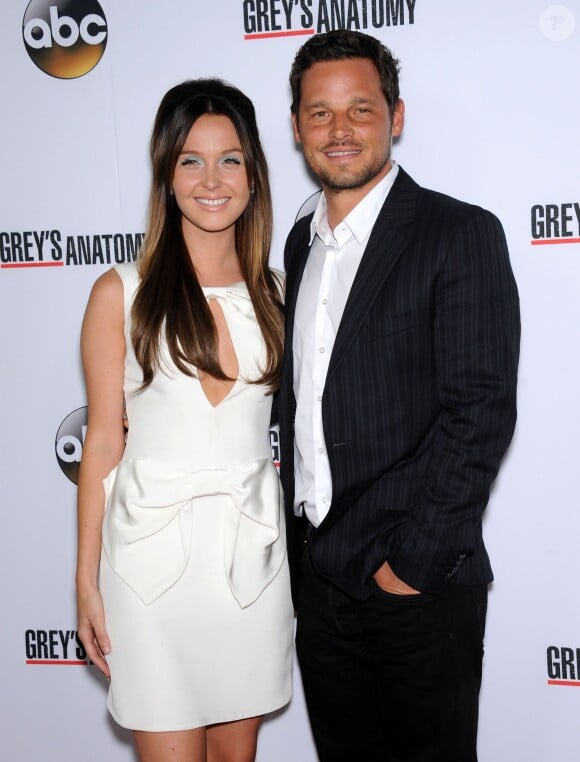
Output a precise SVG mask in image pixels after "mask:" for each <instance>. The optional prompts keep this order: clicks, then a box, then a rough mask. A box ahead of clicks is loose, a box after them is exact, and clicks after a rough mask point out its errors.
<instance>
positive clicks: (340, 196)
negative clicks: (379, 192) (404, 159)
mask: <svg viewBox="0 0 580 762" xmlns="http://www.w3.org/2000/svg"><path fill="white" fill-rule="evenodd" d="M392 166H393V164H392V162H391V161H389V162H388V164H387V166H386V171H382V172H380V173H379V174H378V175H377V176H376V177H373V179H372V180H370V181H369V182H368V183H366V185H363V186H362V187H361V188H345V189H344V190H333V189H332V188H327V187H324V186H323V190H324V196H325V198H326V216H327V219H328V225H329V227H330V229H331V230H334V229H335V227H336V226H337V225H340V223H341V222H342V221H343V220H344V218H345V217H347V216H348V215H349V214H350V213H351V212H352V210H353V209H354V208H355V206H356V205H357V204H360V202H361V201H362V200H363V198H364V197H365V196H367V195H368V194H369V193H370V192H371V191H372V189H373V188H375V187H376V186H377V185H378V184H379V183H380V182H381V180H382V179H383V178H384V177H386V176H387V175H388V173H389V172H390V171H391V168H392Z"/></svg>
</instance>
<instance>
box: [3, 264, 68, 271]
mask: <svg viewBox="0 0 580 762" xmlns="http://www.w3.org/2000/svg"><path fill="white" fill-rule="evenodd" d="M63 266H64V262H11V263H10V264H2V265H0V267H1V268H3V269H5V270H14V269H15V268H17V267H63Z"/></svg>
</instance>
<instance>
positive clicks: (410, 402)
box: [279, 168, 520, 599]
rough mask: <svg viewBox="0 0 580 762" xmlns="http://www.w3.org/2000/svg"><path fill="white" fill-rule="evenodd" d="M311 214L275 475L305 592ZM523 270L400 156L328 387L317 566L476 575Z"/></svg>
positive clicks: (336, 576)
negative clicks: (302, 460) (301, 422)
mask: <svg viewBox="0 0 580 762" xmlns="http://www.w3.org/2000/svg"><path fill="white" fill-rule="evenodd" d="M311 219H312V216H309V217H306V218H304V219H302V220H300V221H299V222H298V223H297V224H296V225H295V227H294V228H293V229H292V231H291V233H290V235H289V237H288V240H287V243H286V249H285V265H286V274H287V280H286V311H287V316H286V348H285V362H284V369H283V378H282V385H281V389H280V395H279V416H280V445H281V476H282V483H283V487H284V492H285V501H286V513H287V533H288V549H289V560H290V569H291V573H292V580H293V588H294V592H296V587H297V584H298V582H299V580H298V569H299V563H298V561H299V556H300V554H301V546H302V531H301V530H302V528H301V523H302V522H301V521H300V520H298V519H297V518H295V516H294V511H293V502H294V416H295V412H296V401H295V398H294V391H293V381H292V379H293V357H292V336H293V326H294V311H295V306H296V297H297V294H298V289H299V286H300V281H301V278H302V273H303V270H304V265H305V263H306V259H307V257H308V254H309V245H308V239H309V229H310V221H311ZM519 336H520V324H519V307H518V295H517V289H516V284H515V281H514V278H513V274H512V270H511V267H510V263H509V256H508V251H507V246H506V242H505V237H504V234H503V230H502V227H501V225H500V223H499V221H498V220H497V219H496V218H495V217H494V216H493V215H492V214H491V213H489V212H487V211H485V210H484V209H481V208H479V207H476V206H471V205H469V204H465V203H463V202H460V201H457V200H455V199H452V198H449V197H448V196H444V195H442V194H440V193H435V192H433V191H429V190H426V189H424V188H420V187H419V186H418V185H417V184H416V183H415V182H414V181H413V180H412V179H411V178H410V177H409V175H407V174H406V173H405V172H404V171H403V170H402V169H401V168H400V169H399V174H398V177H397V179H396V181H395V183H394V185H393V188H392V189H391V191H390V193H389V196H388V198H387V200H386V202H385V204H384V206H383V208H382V210H381V212H380V214H379V217H378V219H377V222H376V223H375V226H374V228H373V230H372V232H371V235H370V238H369V242H368V245H367V247H366V250H365V253H364V256H363V258H362V261H361V264H360V267H359V269H358V272H357V274H356V277H355V280H354V283H353V286H352V289H351V292H350V295H349V297H348V301H347V304H346V307H345V311H344V315H343V318H342V321H341V323H340V326H339V329H338V333H337V336H336V341H335V345H334V349H333V352H332V356H331V359H330V365H329V368H328V375H327V379H326V385H325V388H324V394H323V399H322V418H323V427H324V436H325V441H326V447H327V451H328V457H329V460H330V470H331V475H332V504H331V508H330V511H329V513H328V515H327V516H326V518H325V519H324V521H323V522H322V524H321V525H320V527H319V528H318V530H317V531H316V533H315V535H314V537H313V539H312V542H311V554H312V560H313V563H314V566H315V568H316V569H317V571H318V572H319V573H320V574H321V575H323V576H324V577H326V578H328V579H329V580H331V581H333V582H334V583H335V584H336V585H337V586H339V587H341V588H342V589H344V590H345V591H346V592H347V593H349V594H350V595H351V596H353V597H355V598H359V599H364V598H366V597H368V596H369V594H370V589H369V586H368V584H367V583H368V580H369V578H370V576H371V575H372V574H373V572H374V571H376V569H377V568H378V567H379V566H380V565H381V564H382V563H383V562H384V561H385V560H388V561H389V564H390V565H391V567H392V569H393V570H394V572H395V573H396V574H397V575H398V576H399V577H400V578H401V579H403V580H404V581H405V582H407V583H408V584H409V585H411V586H412V587H414V588H417V589H418V590H422V591H437V590H438V589H440V587H441V586H442V585H444V584H445V583H446V582H455V583H460V584H482V583H487V582H489V581H491V579H492V572H491V567H490V563H489V558H488V555H487V552H486V549H485V546H484V543H483V539H482V532H481V521H482V513H483V511H484V508H485V506H486V504H487V502H488V498H489V490H490V485H491V483H492V481H493V479H494V478H495V476H496V474H497V471H498V468H499V464H500V460H501V458H502V456H503V454H504V452H505V450H506V448H507V446H508V444H509V442H510V439H511V437H512V434H513V430H514V425H515V420H516V379H517V365H518V353H519Z"/></svg>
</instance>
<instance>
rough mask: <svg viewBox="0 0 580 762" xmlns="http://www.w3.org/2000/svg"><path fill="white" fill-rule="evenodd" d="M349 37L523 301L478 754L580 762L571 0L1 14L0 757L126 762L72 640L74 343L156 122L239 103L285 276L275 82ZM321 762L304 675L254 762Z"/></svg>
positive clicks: (124, 738) (290, 159)
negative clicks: (394, 74) (262, 161)
mask: <svg viewBox="0 0 580 762" xmlns="http://www.w3.org/2000/svg"><path fill="white" fill-rule="evenodd" d="M338 27H348V28H351V29H360V30H363V31H366V32H368V33H370V34H373V35H375V36H377V37H378V38H380V39H381V40H382V41H384V42H385V43H386V44H387V45H388V46H390V47H391V48H392V49H393V50H394V52H395V54H396V55H397V56H398V57H399V58H400V59H401V61H402V65H403V69H402V75H401V79H402V88H401V89H402V95H403V97H404V99H405V101H406V105H407V125H406V129H405V133H404V136H403V137H402V138H401V139H400V140H399V141H398V143H397V145H396V146H395V149H394V154H395V157H396V159H397V160H398V161H399V162H400V163H401V164H402V165H403V166H404V167H405V169H406V170H407V171H409V172H410V173H411V174H412V175H413V176H414V177H415V178H416V179H417V180H418V181H419V182H420V183H421V184H423V185H425V186H429V187H432V188H436V189H438V190H441V191H444V192H446V193H449V194H451V195H456V196H459V197H460V198H464V199H466V200H470V201H472V202H475V203H478V204H481V205H483V206H485V207H488V208H489V209H491V210H493V211H494V212H495V213H496V214H497V215H498V216H499V217H500V218H501V220H502V221H503V223H504V226H505V229H506V233H507V237H508V241H509V244H510V250H511V256H512V262H513V267H514V271H515V274H516V278H517V280H518V284H519V288H520V293H521V304H522V321H523V342H522V359H521V375H520V378H521V380H520V390H519V410H520V412H519V422H518V427H517V431H516V436H515V439H514V442H513V444H512V446H511V449H510V451H509V453H508V456H507V458H506V461H505V462H504V466H503V469H502V471H501V474H500V477H499V479H498V482H497V483H496V485H495V488H494V490H493V494H492V501H491V504H490V507H489V510H488V514H487V517H486V521H485V534H486V538H487V541H488V544H489V548H490V551H491V555H492V559H493V562H494V568H495V573H496V582H495V583H494V584H493V586H492V590H491V596H490V607H489V619H488V632H487V648H486V657H485V676H484V685H483V690H482V699H481V730H480V744H479V746H480V759H481V760H482V762H519V761H520V760H526V761H527V762H548V761H550V762H551V761H552V760H555V761H557V762H576V760H578V753H579V752H578V739H579V731H578V716H579V713H580V606H579V605H578V598H579V593H578V587H579V582H580V552H579V544H580V542H579V538H580V498H579V489H578V474H579V472H580V446H579V429H580V411H579V408H580V404H579V401H578V396H579V388H580V359H579V354H580V350H579V347H580V337H579V327H580V183H579V177H580V139H579V135H580V99H579V96H578V93H579V92H580V44H579V43H580V6H579V5H578V2H577V0H568V2H567V3H566V4H563V5H550V4H548V3H547V2H546V0H510V2H505V1H504V0H487V1H486V2H483V0H480V1H479V2H466V0H244V1H242V0H164V1H163V2H142V0H122V1H121V0H99V2H97V0H67V1H66V2H65V0H33V2H30V3H29V2H28V0H10V2H9V3H8V2H4V3H2V8H1V10H0V58H1V63H2V66H1V69H2V77H1V81H0V103H1V108H0V113H1V118H0V157H1V158H0V162H1V164H0V168H1V171H0V178H1V180H0V198H1V201H0V321H1V329H0V330H1V334H0V335H1V351H0V364H1V375H0V383H1V385H2V386H1V389H2V394H1V399H0V415H1V422H2V426H1V429H0V431H1V436H2V444H3V447H2V458H1V460H0V469H1V471H0V499H1V510H2V526H3V529H2V531H1V532H0V544H1V545H0V569H1V577H0V578H1V579H2V584H1V586H0V589H1V593H0V595H1V603H2V605H1V621H2V624H1V626H0V638H1V649H2V651H1V653H2V662H3V665H2V666H3V669H2V679H1V681H0V692H1V693H0V695H1V699H2V706H1V708H0V723H1V725H2V727H1V733H0V746H1V747H2V758H3V759H6V760H10V761H11V762H12V760H14V761H15V762H16V761H17V762H32V760H59V762H77V761H78V760H81V761H82V762H102V760H107V761H108V762H126V761H128V760H134V755H133V751H132V748H131V743H130V738H129V736H128V734H127V733H126V732H124V731H121V730H119V729H118V728H116V727H114V725H113V723H112V722H111V721H110V720H109V719H108V717H107V714H106V710H105V690H106V686H105V685H104V682H103V681H102V680H101V679H99V675H98V674H96V670H95V669H94V668H93V667H91V666H87V665H86V662H85V654H84V652H83V650H82V648H81V646H80V645H79V642H78V640H77V638H76V631H75V606H74V590H73V578H74V563H75V531H76V528H75V484H74V479H75V473H76V469H77V468H78V461H79V459H80V456H81V452H82V443H83V425H84V410H83V408H84V406H85V392H84V387H83V379H82V374H81V369H80V362H79V352H78V339H79V329H80V324H81V318H82V314H83V310H84V306H85V303H86V300H87V297H88V294H89V290H90V287H91V284H92V283H93V281H94V280H95V278H96V277H97V276H98V275H99V274H100V273H102V272H103V271H104V270H105V269H106V268H108V267H109V266H110V265H112V264H115V263H118V262H125V261H127V260H129V259H132V258H133V257H134V256H135V252H136V251H137V249H138V247H139V243H140V241H141V237H142V233H143V230H144V211H145V206H146V199H147V192H148V185H149V168H148V159H147V147H148V140H149V134H150V130H151V127H152V121H153V116H154V113H155V110H156V108H157V105H158V103H159V101H160V99H161V97H162V95H163V94H164V93H165V91H166V90H167V89H168V88H169V87H171V86H172V85H174V84H176V83H177V82H180V81H181V80H183V79H186V78H191V77H198V76H215V75H217V76H220V77H223V78H225V79H227V80H229V81H231V82H232V83H234V84H236V85H238V86H239V87H241V88H242V89H243V90H245V91H246V92H247V93H248V94H249V95H250V96H251V97H252V98H253V100H254V102H255V104H256V108H257V112H258V117H259V123H260V126H261V131H262V136H263V140H264V144H265V147H266V151H267V156H268V160H269V164H270V170H271V176H272V185H273V194H274V203H275V238H274V246H273V249H272V263H273V264H274V265H277V266H280V265H281V262H282V249H283V244H284V239H285V235H286V233H287V231H288V230H289V228H290V226H291V225H292V222H293V220H294V217H295V215H296V212H297V210H298V209H299V208H300V206H301V205H302V203H303V202H304V201H305V199H306V198H307V197H308V196H310V195H311V194H312V193H313V192H314V191H315V190H316V188H315V186H314V185H313V182H312V180H311V179H310V178H309V176H308V175H307V172H306V170H305V166H304V163H303V161H302V157H301V154H300V152H299V151H298V150H297V149H296V147H295V146H294V144H293V139H292V132H291V128H290V118H289V102H290V95H289V88H288V84H287V75H288V71H289V67H290V64H291V61H292V58H293V56H294V53H295V51H296V50H297V48H298V47H299V46H300V44H301V43H302V42H304V40H306V39H307V37H308V36H309V35H311V34H313V33H314V32H318V31H327V30H329V29H333V28H338ZM232 636H233V637H235V633H232ZM143 669H147V665H146V664H144V665H143ZM576 688H578V690H576ZM315 757H316V755H315V753H314V750H313V746H312V741H311V738H310V734H309V730H308V724H307V719H306V714H305V710H304V703H303V699H302V694H301V688H300V682H299V678H298V676H297V678H296V695H295V698H294V700H293V702H292V704H291V706H290V707H289V708H288V709H287V710H286V711H283V712H281V713H279V714H278V716H276V717H274V718H271V719H269V720H268V721H267V722H266V723H265V725H264V728H263V731H262V733H261V737H260V745H259V754H258V758H259V760H260V762H272V761H275V762H286V761H287V762H297V761H298V760H300V762H313V761H314V760H315ZM361 762H364V760H363V761H361Z"/></svg>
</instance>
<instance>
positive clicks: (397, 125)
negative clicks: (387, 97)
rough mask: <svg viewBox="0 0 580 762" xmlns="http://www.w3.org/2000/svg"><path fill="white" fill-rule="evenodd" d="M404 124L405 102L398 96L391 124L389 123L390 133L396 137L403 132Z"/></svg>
mask: <svg viewBox="0 0 580 762" xmlns="http://www.w3.org/2000/svg"><path fill="white" fill-rule="evenodd" d="M404 126H405V102H404V101H402V100H401V99H400V98H399V100H398V101H397V103H396V105H395V110H394V112H393V124H392V125H391V135H392V136H393V137H394V138H398V137H399V135H400V134H401V133H402V132H403V127H404Z"/></svg>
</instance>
